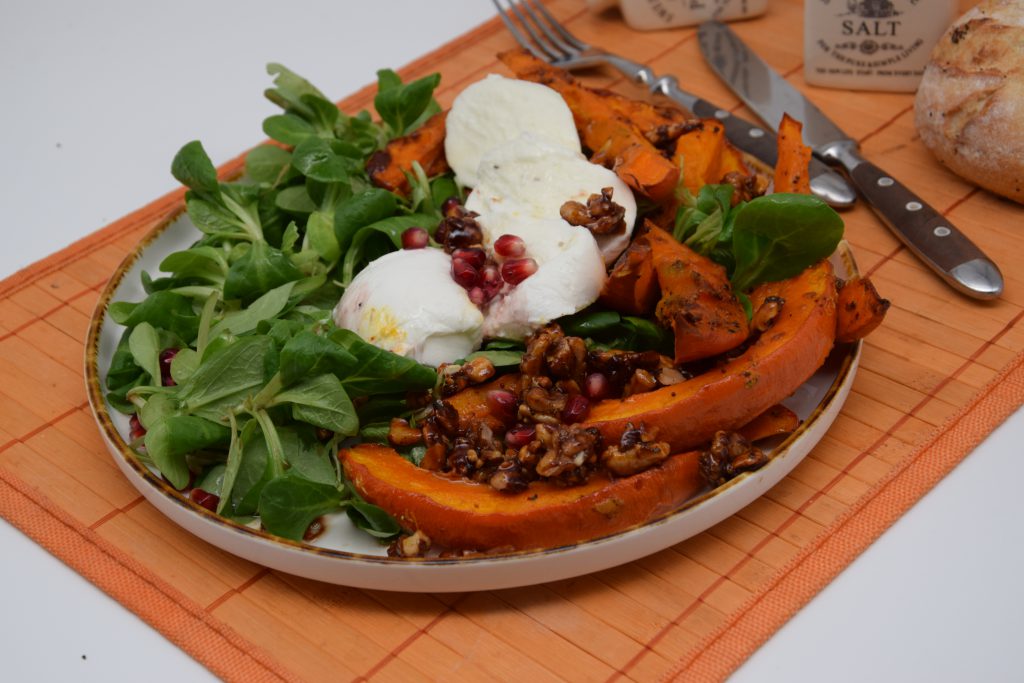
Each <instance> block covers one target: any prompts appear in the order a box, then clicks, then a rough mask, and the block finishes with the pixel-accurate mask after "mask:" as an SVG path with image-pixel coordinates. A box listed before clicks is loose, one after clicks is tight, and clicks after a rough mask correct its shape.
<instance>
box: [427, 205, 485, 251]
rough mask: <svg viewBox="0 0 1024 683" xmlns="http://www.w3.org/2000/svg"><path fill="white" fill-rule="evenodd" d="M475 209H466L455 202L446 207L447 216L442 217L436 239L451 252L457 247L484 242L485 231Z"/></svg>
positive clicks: (462, 247) (435, 235)
mask: <svg viewBox="0 0 1024 683" xmlns="http://www.w3.org/2000/svg"><path fill="white" fill-rule="evenodd" d="M479 215H480V214H478V213H477V212H475V211H466V210H465V209H464V208H463V207H462V206H460V205H458V204H453V205H451V206H446V207H445V217H444V218H443V219H441V223H440V225H438V226H437V231H436V232H435V233H434V240H435V241H437V242H439V243H440V244H442V245H444V250H445V251H446V252H448V253H449V254H450V253H452V252H453V251H455V250H456V249H464V248H466V247H472V246H475V245H478V244H480V243H481V242H483V238H484V233H483V230H481V229H480V224H479V223H477V222H476V218H477V216H479Z"/></svg>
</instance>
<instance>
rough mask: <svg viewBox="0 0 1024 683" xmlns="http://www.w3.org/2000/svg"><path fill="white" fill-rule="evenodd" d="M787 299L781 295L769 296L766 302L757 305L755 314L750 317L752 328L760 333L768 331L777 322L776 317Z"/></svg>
mask: <svg viewBox="0 0 1024 683" xmlns="http://www.w3.org/2000/svg"><path fill="white" fill-rule="evenodd" d="M785 303H786V300H785V299H783V298H782V297H780V296H767V297H765V299H764V303H762V304H761V305H760V306H758V307H757V310H756V311H754V316H753V317H752V318H751V319H750V330H751V331H752V332H756V333H758V334H760V333H763V332H766V331H767V330H768V328H770V327H771V326H772V325H774V324H775V319H776V318H778V317H779V313H780V312H782V306H783V304H785Z"/></svg>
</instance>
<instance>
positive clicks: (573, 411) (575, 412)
mask: <svg viewBox="0 0 1024 683" xmlns="http://www.w3.org/2000/svg"><path fill="white" fill-rule="evenodd" d="M589 412H590V401H589V400H588V399H587V397H586V396H584V395H583V394H574V395H572V396H570V397H569V400H568V401H566V402H565V408H563V409H562V422H565V423H566V424H572V423H574V422H582V421H583V418H585V417H586V416H587V413H589Z"/></svg>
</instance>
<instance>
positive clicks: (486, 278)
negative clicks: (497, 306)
mask: <svg viewBox="0 0 1024 683" xmlns="http://www.w3.org/2000/svg"><path fill="white" fill-rule="evenodd" d="M480 282H482V283H483V285H484V287H499V288H500V287H501V285H502V279H501V270H499V268H498V266H496V265H494V264H493V263H488V264H487V265H486V266H484V267H483V270H481V271H480Z"/></svg>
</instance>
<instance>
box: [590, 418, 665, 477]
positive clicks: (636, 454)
mask: <svg viewBox="0 0 1024 683" xmlns="http://www.w3.org/2000/svg"><path fill="white" fill-rule="evenodd" d="M668 455H669V445H668V443H666V442H664V441H656V440H655V432H653V431H648V430H647V429H646V428H645V427H644V425H640V426H639V427H634V426H633V425H632V423H627V424H626V431H625V432H623V433H622V438H621V439H620V440H619V443H618V444H616V445H612V446H609V447H608V448H606V449H605V451H604V453H602V454H601V461H602V462H603V463H604V466H605V467H607V468H608V470H609V471H611V472H614V473H615V474H617V475H619V476H620V477H625V476H629V475H631V474H636V473H637V472H643V471H644V470H646V469H648V468H650V467H653V466H654V465H657V464H659V463H660V462H662V461H663V460H664V459H665V458H667V457H668Z"/></svg>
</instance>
